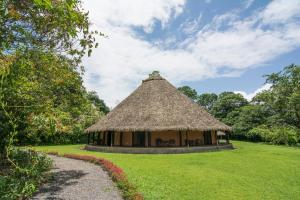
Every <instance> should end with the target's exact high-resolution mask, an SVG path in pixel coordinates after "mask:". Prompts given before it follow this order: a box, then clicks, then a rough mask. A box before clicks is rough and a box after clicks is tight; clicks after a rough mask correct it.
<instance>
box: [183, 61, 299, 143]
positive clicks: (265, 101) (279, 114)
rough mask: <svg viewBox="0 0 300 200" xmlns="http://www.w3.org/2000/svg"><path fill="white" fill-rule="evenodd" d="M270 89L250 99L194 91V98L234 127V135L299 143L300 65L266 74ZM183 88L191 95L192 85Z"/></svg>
mask: <svg viewBox="0 0 300 200" xmlns="http://www.w3.org/2000/svg"><path fill="white" fill-rule="evenodd" d="M266 83H269V84H271V85H272V86H271V88H270V89H269V90H265V91H262V92H260V93H258V94H257V95H256V96H255V97H254V98H253V99H252V100H251V101H250V102H249V101H247V100H246V99H245V98H244V97H243V96H242V95H241V94H236V93H233V92H223V93H221V94H219V95H217V94H214V93H204V94H201V95H198V94H197V93H196V94H195V93H193V98H192V99H193V100H194V101H195V102H197V103H198V104H199V105H201V106H203V107H204V108H206V109H207V110H208V111H209V112H210V113H211V114H213V115H214V116H215V117H216V118H218V119H219V120H221V121H223V122H224V123H226V124H228V125H230V126H232V128H233V132H232V137H233V138H236V139H246V140H251V141H263V142H268V143H273V144H289V145H293V144H297V143H299V142H300V66H297V65H294V64H292V65H290V66H287V67H285V68H284V69H283V71H281V72H278V73H273V74H270V75H266ZM182 88H188V90H182V89H180V91H182V92H183V93H185V94H186V95H187V96H189V97H191V91H195V90H194V89H192V88H190V87H182Z"/></svg>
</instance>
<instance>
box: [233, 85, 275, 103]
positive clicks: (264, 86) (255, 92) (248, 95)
mask: <svg viewBox="0 0 300 200" xmlns="http://www.w3.org/2000/svg"><path fill="white" fill-rule="evenodd" d="M271 86H272V84H270V83H267V84H264V85H263V86H261V87H260V88H258V89H257V90H255V91H254V92H250V93H247V92H244V91H234V93H236V94H241V95H243V97H244V98H245V99H247V100H248V101H251V100H252V98H253V97H255V95H257V94H258V93H260V92H262V91H264V90H269V89H270V88H271Z"/></svg>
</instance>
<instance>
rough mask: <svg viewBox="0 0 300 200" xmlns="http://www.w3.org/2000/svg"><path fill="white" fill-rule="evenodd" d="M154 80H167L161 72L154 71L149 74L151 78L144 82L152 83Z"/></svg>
mask: <svg viewBox="0 0 300 200" xmlns="http://www.w3.org/2000/svg"><path fill="white" fill-rule="evenodd" d="M152 80H165V79H164V78H163V77H161V75H160V74H159V71H153V72H152V73H151V74H149V77H148V78H147V79H145V80H143V82H146V81H152Z"/></svg>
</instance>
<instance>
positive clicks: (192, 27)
mask: <svg viewBox="0 0 300 200" xmlns="http://www.w3.org/2000/svg"><path fill="white" fill-rule="evenodd" d="M201 18H202V14H200V15H199V16H198V18H197V19H194V20H186V21H185V22H184V23H183V24H181V25H180V27H179V29H180V30H181V31H182V32H184V33H185V34H188V35H189V34H192V33H195V32H196V31H197V30H198V28H199V24H200V22H201Z"/></svg>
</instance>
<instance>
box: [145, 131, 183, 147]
mask: <svg viewBox="0 0 300 200" xmlns="http://www.w3.org/2000/svg"><path fill="white" fill-rule="evenodd" d="M179 137H180V136H179V131H159V132H151V146H156V140H157V139H161V140H163V141H167V140H175V146H179V145H180V141H179Z"/></svg>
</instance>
